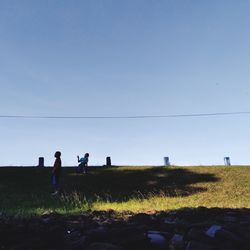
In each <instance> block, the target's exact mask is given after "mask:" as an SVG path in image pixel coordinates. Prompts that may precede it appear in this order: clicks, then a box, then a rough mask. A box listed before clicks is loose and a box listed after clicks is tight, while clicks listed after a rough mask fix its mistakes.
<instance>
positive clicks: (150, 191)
mask: <svg viewBox="0 0 250 250" xmlns="http://www.w3.org/2000/svg"><path fill="white" fill-rule="evenodd" d="M217 181H219V178H217V177H216V176H215V175H214V174H210V173H197V172H193V171H191V170H188V169H187V168H185V169H184V168H167V167H155V168H146V169H142V170H139V169H138V168H137V169H136V170H132V169H131V170H130V169H122V168H120V169H119V168H107V169H97V168H96V169H91V171H90V172H89V174H87V175H77V174H74V173H68V174H67V176H65V185H66V186H65V188H66V190H67V192H69V191H74V190H77V192H80V193H83V194H84V195H85V196H86V197H87V199H93V198H94V197H96V196H98V197H99V198H100V199H102V200H107V199H109V200H111V201H113V202H114V201H117V202H119V201H127V200H129V199H132V198H147V197H150V196H151V195H164V196H167V197H177V196H189V195H192V194H195V193H198V192H205V191H206V190H207V189H206V188H204V187H197V186H192V184H197V183H204V182H217Z"/></svg>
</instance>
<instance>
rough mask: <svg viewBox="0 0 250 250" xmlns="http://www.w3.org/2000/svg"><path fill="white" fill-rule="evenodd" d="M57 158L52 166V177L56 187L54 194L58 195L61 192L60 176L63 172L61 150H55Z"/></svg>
mask: <svg viewBox="0 0 250 250" xmlns="http://www.w3.org/2000/svg"><path fill="white" fill-rule="evenodd" d="M55 158H56V160H55V163H54V166H53V168H52V177H51V180H52V185H53V187H54V193H53V194H52V195H56V194H58V193H59V177H60V175H61V172H62V161H61V152H60V151H56V152H55Z"/></svg>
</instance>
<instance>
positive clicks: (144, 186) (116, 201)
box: [0, 166, 250, 216]
mask: <svg viewBox="0 0 250 250" xmlns="http://www.w3.org/2000/svg"><path fill="white" fill-rule="evenodd" d="M63 172H64V175H63V178H62V187H63V192H62V193H61V194H60V195H59V196H56V197H52V196H51V192H52V188H51V186H50V169H48V168H44V169H39V168H1V169H0V183H1V184H0V211H1V213H4V214H11V215H21V216H27V215H31V214H43V213H49V212H58V213H82V212H87V211H88V212H89V211H94V210H108V209H112V210H115V211H119V212H122V211H131V212H145V211H152V210H156V211H161V210H172V209H179V208H184V207H193V208H195V207H199V206H204V207H208V208H210V207H220V208H242V207H246V208H250V167H240V166H235V167H224V166H211V167H168V168H167V167H149V166H147V167H116V168H104V169H102V168H96V169H93V170H92V171H90V173H89V174H87V175H79V174H76V173H75V172H74V169H73V168H66V169H64V171H63Z"/></svg>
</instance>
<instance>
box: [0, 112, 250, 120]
mask: <svg viewBox="0 0 250 250" xmlns="http://www.w3.org/2000/svg"><path fill="white" fill-rule="evenodd" d="M249 114H250V111H237V112H217V113H190V114H169V115H133V116H48V115H45V116H43V115H41V116H40V115H0V119H11V118H15V119H157V118H187V117H208V116H228V115H249Z"/></svg>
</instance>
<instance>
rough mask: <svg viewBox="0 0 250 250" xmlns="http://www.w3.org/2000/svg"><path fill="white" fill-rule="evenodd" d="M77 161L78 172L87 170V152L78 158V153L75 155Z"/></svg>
mask: <svg viewBox="0 0 250 250" xmlns="http://www.w3.org/2000/svg"><path fill="white" fill-rule="evenodd" d="M77 161H78V162H80V164H79V165H78V169H77V171H78V173H84V174H86V173H87V171H88V161H89V153H86V154H85V155H84V157H82V158H80V157H79V155H78V156H77Z"/></svg>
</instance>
